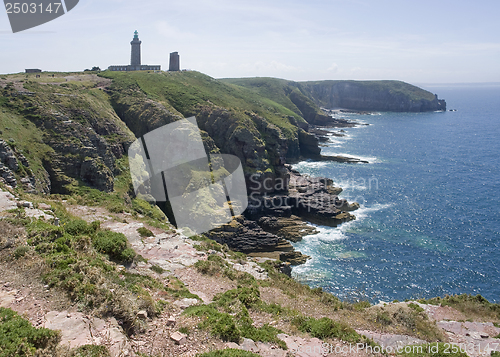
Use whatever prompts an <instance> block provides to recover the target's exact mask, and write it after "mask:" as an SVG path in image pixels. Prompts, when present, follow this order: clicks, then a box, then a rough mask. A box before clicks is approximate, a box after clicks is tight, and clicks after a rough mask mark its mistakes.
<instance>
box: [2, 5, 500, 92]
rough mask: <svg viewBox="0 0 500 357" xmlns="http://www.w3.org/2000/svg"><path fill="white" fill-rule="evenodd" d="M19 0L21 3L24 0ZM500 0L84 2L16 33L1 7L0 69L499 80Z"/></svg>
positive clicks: (415, 80)
mask: <svg viewBox="0 0 500 357" xmlns="http://www.w3.org/2000/svg"><path fill="white" fill-rule="evenodd" d="M17 1H20V0H17ZM499 14H500V1H499V0H490V1H483V0H477V1H475V2H473V1H470V0H467V1H464V0H419V1H409V0H371V1H368V0H366V1H365V0H310V1H297V0H286V1H285V0H266V1H263V0H252V1H247V0H177V1H171V0H170V1H168V0H167V1H165V0H158V1H157V0H142V1H133V0H80V3H79V4H78V5H77V6H76V7H75V8H74V9H73V10H72V11H70V12H69V13H68V14H66V15H64V16H62V17H60V18H58V19H56V20H54V21H52V22H49V23H47V24H44V25H41V26H39V27H36V28H34V29H31V30H26V31H23V32H20V33H16V34H13V33H12V31H11V29H10V25H9V23H8V18H7V14H6V12H5V10H1V11H0V41H1V42H0V45H1V47H0V73H15V72H21V71H24V69H25V68H41V69H43V70H55V71H80V70H83V69H85V68H90V67H92V66H100V67H101V68H102V69H104V68H107V67H108V66H109V65H112V64H128V63H129V61H130V44H129V43H130V41H131V40H132V37H133V32H134V30H136V29H137V30H138V31H139V37H140V39H141V40H142V63H143V64H161V65H162V68H163V69H168V59H169V53H170V52H173V51H178V52H179V54H180V56H181V67H182V68H187V69H195V70H198V71H201V72H203V73H206V74H208V75H210V76H213V77H216V78H220V77H249V76H252V77H253V76H272V77H280V78H286V79H292V80H319V79H399V80H404V81H407V82H410V83H456V82H500V20H499Z"/></svg>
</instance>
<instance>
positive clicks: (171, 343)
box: [0, 190, 500, 357]
mask: <svg viewBox="0 0 500 357" xmlns="http://www.w3.org/2000/svg"><path fill="white" fill-rule="evenodd" d="M16 209H19V210H24V214H25V215H26V217H32V218H34V219H38V218H41V219H46V220H51V219H55V218H56V217H54V213H53V212H52V211H51V210H50V206H49V205H44V204H39V205H38V207H37V208H35V207H34V205H33V203H31V202H25V201H21V200H19V199H18V198H16V197H15V196H14V194H12V193H11V192H8V191H4V190H0V215H1V216H8V215H12V214H13V212H14V210H16ZM66 209H67V210H68V211H69V212H70V213H71V214H73V215H74V216H77V217H81V218H82V219H84V220H86V221H88V222H92V221H94V220H99V221H101V227H102V228H107V229H110V230H112V231H114V232H120V233H123V234H124V235H125V236H126V237H127V239H128V241H129V243H130V245H131V246H132V247H133V249H134V250H135V251H136V252H137V253H138V254H140V255H142V256H143V257H144V258H146V260H147V263H146V262H140V263H137V264H132V265H131V266H127V267H125V266H122V267H121V269H128V270H130V271H134V272H137V273H139V274H146V275H147V274H151V270H150V268H151V266H153V265H156V266H158V267H161V269H163V273H162V274H161V275H160V277H162V278H165V279H167V278H168V277H171V276H175V277H176V278H177V279H179V280H180V281H182V282H183V283H184V285H185V286H186V287H187V288H188V289H189V291H190V292H191V293H193V294H196V295H197V296H198V297H199V298H200V299H201V301H200V300H198V299H192V298H179V299H177V300H176V301H175V302H174V303H173V304H172V305H171V307H169V309H167V310H166V311H164V312H163V313H161V314H160V315H159V316H158V317H155V318H154V319H151V318H150V317H149V316H148V315H147V312H145V311H142V312H139V314H140V317H141V318H142V319H144V320H145V321H147V322H148V324H147V326H148V327H147V330H146V331H145V332H144V333H141V334H137V335H132V336H127V335H126V334H125V332H124V331H123V329H122V327H120V325H119V324H118V322H117V321H116V320H115V319H114V318H98V317H95V316H89V315H87V314H85V313H84V312H81V311H79V308H78V306H77V305H76V304H75V303H73V302H71V301H70V300H69V299H68V298H66V297H64V294H56V293H54V291H53V290H51V289H49V288H48V286H47V285H43V283H42V282H41V281H39V280H37V279H35V278H34V277H33V276H32V274H31V275H30V271H33V270H36V269H37V267H36V266H24V267H22V269H10V270H9V269H6V267H5V266H2V267H1V268H2V270H3V272H2V274H1V275H0V306H1V307H7V308H11V309H13V310H15V311H17V312H19V313H21V314H23V315H24V316H25V317H26V318H27V319H29V321H30V322H31V323H32V324H33V325H34V326H36V327H40V326H43V327H47V328H50V329H55V330H60V331H61V333H62V341H61V344H62V345H64V346H67V347H68V348H74V347H77V346H81V345H85V344H97V345H105V346H107V347H108V348H109V350H110V352H111V354H112V356H139V353H142V354H146V355H155V356H156V355H158V356H195V355H196V354H198V353H201V352H206V351H209V350H215V349H224V348H236V349H242V350H246V351H252V352H254V353H257V354H259V355H261V356H264V357H287V356H297V357H316V356H318V357H319V356H334V355H339V354H340V355H346V356H364V355H366V351H365V350H364V349H359V348H356V346H354V347H353V346H352V345H350V344H349V343H347V342H343V341H340V340H333V342H331V341H330V343H328V344H325V341H322V340H320V339H318V338H310V337H307V336H306V335H303V334H300V333H298V334H297V335H288V334H280V335H278V338H279V339H281V340H282V341H284V342H285V343H286V345H287V347H288V350H283V349H281V348H279V347H278V346H276V345H274V344H270V343H261V342H255V341H252V340H249V339H244V340H243V341H242V342H240V343H239V344H236V343H234V342H229V343H227V342H223V341H221V340H220V339H217V338H214V337H213V336H211V335H210V334H209V333H208V332H207V331H204V330H200V329H198V328H197V327H196V326H197V323H198V322H199V321H198V320H197V319H196V318H192V317H186V316H185V315H182V311H183V310H184V309H185V308H187V307H188V306H190V305H193V304H206V303H210V302H211V301H212V299H213V297H214V296H215V295H216V294H217V293H220V292H224V291H227V290H230V289H234V288H235V287H236V283H235V282H232V281H230V280H228V279H219V278H218V277H215V276H208V275H203V274H201V273H200V272H198V271H197V270H196V269H195V268H193V267H192V266H193V264H195V263H196V262H197V261H199V260H206V259H207V255H208V254H217V253H216V252H203V251H199V250H197V249H196V248H195V244H196V243H197V242H195V241H193V240H191V239H189V238H187V237H185V236H184V235H182V233H180V232H178V231H175V230H171V231H164V230H161V229H158V228H155V227H151V226H146V228H147V229H149V230H151V232H152V233H153V234H154V237H141V235H140V234H139V233H138V231H137V229H138V228H141V227H144V226H145V225H144V223H143V222H141V221H140V220H138V219H135V218H134V217H132V215H130V214H127V213H110V212H108V211H107V210H106V209H104V208H101V207H87V206H82V205H70V204H66ZM256 261H259V258H250V257H249V258H247V261H241V260H240V261H238V262H234V261H228V262H230V264H231V265H232V267H233V268H234V269H235V270H240V271H246V272H248V273H249V274H251V275H252V276H254V277H255V278H256V279H259V280H265V279H267V278H268V276H267V273H266V272H265V271H264V269H262V268H261V267H260V266H259V265H258V264H257V263H256ZM4 264H5V263H2V265H4ZM276 289H277V288H276ZM276 289H275V288H274V287H273V286H272V284H271V285H270V287H268V288H265V290H266V291H267V293H266V294H267V295H269V294H270V292H271V293H272V291H273V290H276ZM266 294H264V295H266ZM381 304H383V303H381ZM390 304H392V303H386V304H385V305H390ZM399 304H404V303H399ZM385 305H384V306H385ZM419 306H420V307H422V308H423V309H424V311H425V314H426V315H427V316H428V318H429V319H431V320H432V321H436V323H437V326H438V327H439V328H440V329H442V330H443V331H445V334H446V336H447V338H448V339H449V341H450V342H452V343H456V344H459V345H460V344H462V345H468V346H469V349H468V350H467V351H468V355H469V356H487V355H488V356H489V351H488V347H489V348H493V347H494V346H495V345H496V344H498V343H500V340H499V339H497V338H495V336H498V335H499V334H500V328H498V327H495V326H494V325H493V324H492V323H480V322H464V320H466V316H463V314H462V313H460V312H459V311H457V310H455V309H452V308H450V307H441V306H435V305H423V304H419ZM258 319H261V320H262V321H258ZM265 320H266V316H265V315H262V316H258V317H256V318H255V321H256V323H260V324H263V323H269V322H270V321H265ZM271 323H275V324H276V325H277V326H280V325H282V323H281V322H280V321H271ZM180 325H183V326H185V325H190V326H193V328H192V329H191V330H190V333H189V334H184V333H182V332H180V331H179V330H178V326H180ZM353 327H356V326H353ZM357 332H358V333H359V334H362V335H365V336H367V337H369V338H371V339H373V340H374V341H375V342H377V343H379V344H380V345H381V346H384V347H386V348H387V347H388V346H389V347H391V348H392V349H393V350H396V349H397V348H398V347H400V348H402V347H404V346H407V345H411V344H419V343H425V341H423V340H420V339H417V338H415V337H412V336H406V335H399V334H391V333H381V332H379V331H370V330H365V329H358V330H357ZM497 346H498V345H497ZM472 347H474V348H472ZM497 349H498V350H500V348H498V347H497ZM375 354H376V353H375ZM389 355H392V354H389Z"/></svg>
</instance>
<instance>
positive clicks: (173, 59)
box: [168, 52, 181, 71]
mask: <svg viewBox="0 0 500 357" xmlns="http://www.w3.org/2000/svg"><path fill="white" fill-rule="evenodd" d="M180 68H181V63H180V59H179V52H172V53H171V54H170V64H169V66H168V70H169V71H180Z"/></svg>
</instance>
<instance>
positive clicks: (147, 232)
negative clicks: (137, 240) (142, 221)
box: [137, 227, 155, 238]
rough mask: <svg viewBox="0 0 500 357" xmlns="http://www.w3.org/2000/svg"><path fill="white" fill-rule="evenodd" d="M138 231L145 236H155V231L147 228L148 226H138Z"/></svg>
mask: <svg viewBox="0 0 500 357" xmlns="http://www.w3.org/2000/svg"><path fill="white" fill-rule="evenodd" d="M137 233H139V235H140V236H141V237H143V238H146V237H154V236H155V235H154V234H153V232H151V231H150V230H149V229H147V228H146V227H139V228H137Z"/></svg>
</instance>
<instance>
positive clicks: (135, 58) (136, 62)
mask: <svg viewBox="0 0 500 357" xmlns="http://www.w3.org/2000/svg"><path fill="white" fill-rule="evenodd" d="M141 43H142V42H141V41H140V40H139V33H138V32H137V30H135V32H134V39H133V40H132V41H131V42H130V45H131V46H132V51H131V56H130V66H132V67H135V66H138V67H140V66H141ZM137 69H139V68H137ZM134 70H135V68H134Z"/></svg>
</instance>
